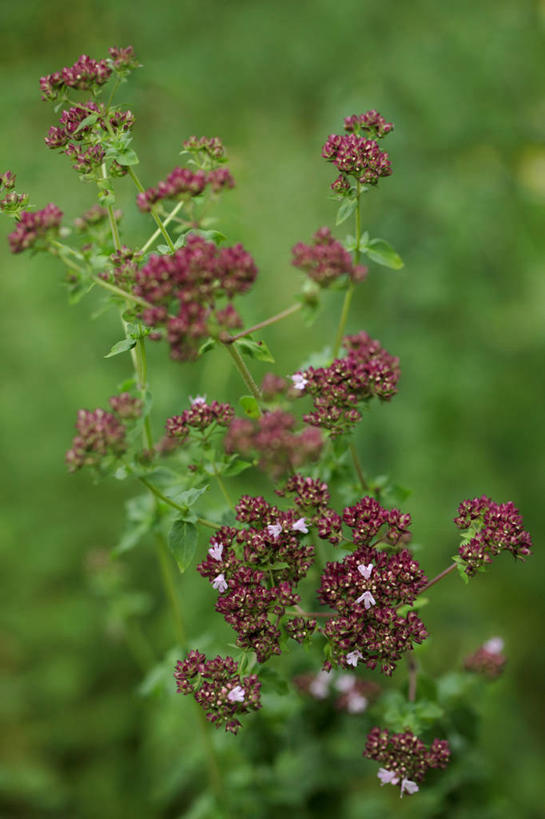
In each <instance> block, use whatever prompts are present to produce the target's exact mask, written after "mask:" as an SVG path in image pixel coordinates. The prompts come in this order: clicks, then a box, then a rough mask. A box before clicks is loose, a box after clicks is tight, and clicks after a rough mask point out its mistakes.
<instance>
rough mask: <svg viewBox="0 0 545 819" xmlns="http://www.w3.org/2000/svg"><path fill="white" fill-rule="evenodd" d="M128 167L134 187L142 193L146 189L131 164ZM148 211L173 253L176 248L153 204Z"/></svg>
mask: <svg viewBox="0 0 545 819" xmlns="http://www.w3.org/2000/svg"><path fill="white" fill-rule="evenodd" d="M128 169H129V176H130V177H131V179H132V181H133V182H134V184H135V185H136V187H137V188H138V190H139V191H140V193H144V192H145V190H146V189H145V187H144V186H143V185H142V183H141V182H140V180H139V178H138V177H137V175H136V173H135V171H134V169H133V167H132V165H128ZM150 213H151V215H152V216H153V219H154V221H155V224H156V225H157V227H158V229H159V230H160V231H161V233H162V234H163V238H164V240H165V242H166V243H167V245H168V246H169V248H170V250H171V251H172V253H174V251H175V250H176V248H175V247H174V242H173V241H172V239H171V238H170V235H169V232H168V231H167V229H166V228H165V226H164V224H163V222H162V221H161V219H160V217H159V216H158V214H157V211H156V209H155V207H154V206H153V205H151V207H150Z"/></svg>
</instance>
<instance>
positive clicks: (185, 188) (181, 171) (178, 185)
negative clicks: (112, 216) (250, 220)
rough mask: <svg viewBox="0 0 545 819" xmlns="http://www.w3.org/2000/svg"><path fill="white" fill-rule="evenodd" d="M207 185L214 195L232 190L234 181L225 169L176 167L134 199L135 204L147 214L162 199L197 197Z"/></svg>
mask: <svg viewBox="0 0 545 819" xmlns="http://www.w3.org/2000/svg"><path fill="white" fill-rule="evenodd" d="M207 185H209V186H210V187H211V189H212V190H213V191H214V193H218V192H219V191H221V190H226V189H228V188H234V186H235V181H234V179H233V177H232V176H231V174H230V173H229V171H228V170H227V168H214V169H213V170H211V171H202V170H198V171H191V170H190V169H189V168H180V167H176V168H174V170H173V171H171V172H170V173H169V175H168V176H167V178H166V179H165V180H163V181H161V182H159V183H158V184H157V185H156V186H155V187H152V188H148V189H147V190H146V191H143V192H142V193H139V194H138V195H137V197H136V204H137V205H138V207H139V208H140V210H141V211H142V212H143V213H148V212H149V211H150V210H151V208H152V207H153V205H156V204H157V202H161V201H162V200H163V199H178V198H181V197H191V196H198V195H199V194H200V193H202V192H203V191H204V189H205V188H206V187H207Z"/></svg>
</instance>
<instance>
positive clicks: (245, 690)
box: [174, 650, 261, 734]
mask: <svg viewBox="0 0 545 819" xmlns="http://www.w3.org/2000/svg"><path fill="white" fill-rule="evenodd" d="M174 678H175V680H176V685H177V691H178V693H179V694H193V696H194V698H195V700H196V701H197V702H198V704H199V705H200V706H201V708H203V709H204V710H205V711H206V718H207V720H209V722H211V723H213V724H214V725H215V726H216V728H219V727H220V726H222V725H224V726H225V730H226V731H229V732H230V733H232V734H236V733H238V729H239V728H240V727H241V722H240V720H239V719H238V717H239V716H240V715H242V714H248V713H249V712H250V711H258V710H259V709H260V708H261V683H260V682H259V679H258V678H257V676H256V675H255V674H249V675H248V676H247V677H244V678H241V676H240V674H239V669H238V665H237V664H236V662H235V661H234V660H233V658H232V657H220V656H218V657H215V658H214V659H213V660H207V659H206V655H205V654H201V652H200V651H195V650H193V651H190V652H189V654H188V655H187V657H186V659H185V660H183V661H182V660H179V661H178V663H177V664H176V669H175V671H174Z"/></svg>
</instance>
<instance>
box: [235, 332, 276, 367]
mask: <svg viewBox="0 0 545 819" xmlns="http://www.w3.org/2000/svg"><path fill="white" fill-rule="evenodd" d="M235 347H237V348H238V349H239V350H240V352H241V353H242V355H247V356H248V358H255V359H257V361H267V362H269V363H270V364H274V358H273V356H272V354H271V351H270V350H269V348H268V347H267V345H266V344H265V342H264V341H252V339H251V338H239V340H238V341H235Z"/></svg>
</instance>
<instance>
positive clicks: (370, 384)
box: [298, 331, 400, 436]
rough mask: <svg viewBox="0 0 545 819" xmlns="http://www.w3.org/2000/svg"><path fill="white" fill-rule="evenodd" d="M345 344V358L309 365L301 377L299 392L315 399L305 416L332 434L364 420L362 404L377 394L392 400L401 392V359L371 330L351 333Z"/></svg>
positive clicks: (341, 432)
mask: <svg viewBox="0 0 545 819" xmlns="http://www.w3.org/2000/svg"><path fill="white" fill-rule="evenodd" d="M343 345H344V347H345V349H346V350H347V354H346V355H345V356H344V357H343V358H336V359H335V360H334V361H333V362H332V364H330V365H329V367H320V368H318V369H315V368H314V367H309V368H308V370H305V371H303V372H301V373H300V378H299V383H300V387H299V388H298V389H299V394H300V395H301V394H307V395H311V396H312V397H313V400H314V411H313V412H311V413H308V414H307V415H305V416H304V420H305V421H306V422H307V423H308V424H312V425H313V426H317V427H324V428H325V429H329V430H330V431H331V435H332V436H335V435H341V434H343V433H346V432H349V431H350V430H351V429H352V427H353V426H354V425H355V424H357V423H358V422H359V421H360V419H361V413H360V411H359V410H358V408H357V407H358V404H361V403H363V402H364V401H369V400H370V399H371V398H373V397H376V398H378V399H379V400H380V401H389V400H390V399H391V398H392V396H393V395H395V394H396V392H397V381H398V378H399V374H400V369H399V359H398V358H395V357H394V356H392V355H390V353H388V352H387V351H386V350H385V349H384V348H383V347H381V346H380V343H379V342H378V341H375V340H374V339H372V338H370V337H369V336H368V335H367V333H365V332H363V331H362V332H361V333H358V334H357V335H354V336H347V337H346V338H345V339H344V342H343Z"/></svg>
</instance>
